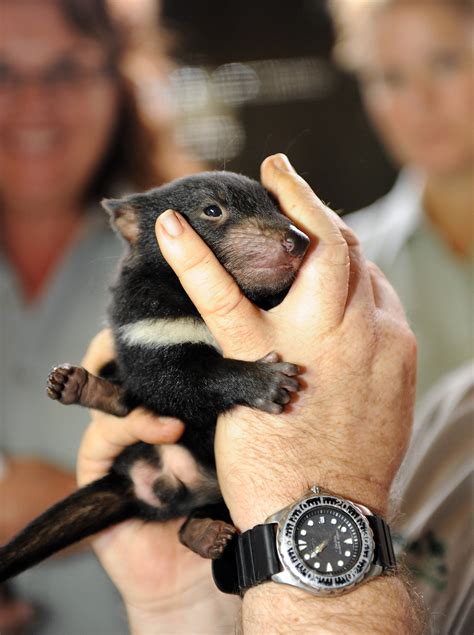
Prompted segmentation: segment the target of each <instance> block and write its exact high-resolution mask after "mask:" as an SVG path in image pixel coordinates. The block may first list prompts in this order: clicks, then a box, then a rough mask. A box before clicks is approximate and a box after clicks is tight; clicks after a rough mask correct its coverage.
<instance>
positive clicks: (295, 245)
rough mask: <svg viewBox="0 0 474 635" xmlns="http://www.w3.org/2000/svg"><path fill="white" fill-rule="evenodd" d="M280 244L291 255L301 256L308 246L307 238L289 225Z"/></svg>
mask: <svg viewBox="0 0 474 635" xmlns="http://www.w3.org/2000/svg"><path fill="white" fill-rule="evenodd" d="M281 244H282V245H283V248H284V249H285V250H286V251H287V252H288V253H289V254H291V255H292V256H297V257H302V256H303V255H304V253H305V251H306V250H307V248H308V245H309V238H308V236H306V234H304V233H303V232H302V231H300V230H299V229H298V228H297V227H295V226H294V225H291V226H290V228H289V229H288V231H287V233H286V236H285V237H284V238H283V240H282V241H281Z"/></svg>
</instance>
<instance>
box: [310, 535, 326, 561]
mask: <svg viewBox="0 0 474 635" xmlns="http://www.w3.org/2000/svg"><path fill="white" fill-rule="evenodd" d="M329 541H330V538H326V540H323V541H322V542H320V543H319V545H318V546H317V547H315V548H314V551H313V553H312V554H311V556H312V557H314V556H317V555H318V554H320V553H321V551H323V550H324V549H326V547H327V546H328V544H329Z"/></svg>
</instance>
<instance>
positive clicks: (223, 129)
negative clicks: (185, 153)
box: [177, 115, 245, 161]
mask: <svg viewBox="0 0 474 635" xmlns="http://www.w3.org/2000/svg"><path fill="white" fill-rule="evenodd" d="M177 141H178V143H179V144H180V145H183V146H184V147H187V148H189V149H190V150H192V151H193V152H194V153H195V154H197V155H198V156H200V157H201V158H202V159H205V160H206V161H221V160H229V159H232V158H234V157H236V156H237V155H238V154H239V153H240V152H241V150H242V148H243V146H244V142H245V131H244V129H243V126H242V125H241V124H240V122H239V121H238V120H237V119H235V118H234V117H231V116H225V115H217V116H209V117H206V116H204V117H190V118H187V119H185V120H184V121H183V122H182V124H181V125H180V126H179V128H178V134H177Z"/></svg>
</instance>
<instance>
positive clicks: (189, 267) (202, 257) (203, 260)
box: [180, 247, 213, 275]
mask: <svg viewBox="0 0 474 635" xmlns="http://www.w3.org/2000/svg"><path fill="white" fill-rule="evenodd" d="M212 258H213V255H212V252H211V250H210V249H209V248H207V247H202V248H199V249H195V250H193V251H192V252H191V253H190V254H189V255H188V256H187V257H186V259H185V260H184V261H183V262H182V264H181V267H180V275H186V274H189V273H190V272H193V271H196V270H199V269H201V268H202V267H207V266H208V265H209V263H210V262H211V261H212Z"/></svg>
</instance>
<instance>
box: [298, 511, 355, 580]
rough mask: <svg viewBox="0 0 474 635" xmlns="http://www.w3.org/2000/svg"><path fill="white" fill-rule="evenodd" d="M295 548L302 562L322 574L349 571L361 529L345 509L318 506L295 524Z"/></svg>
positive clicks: (332, 574) (353, 563)
mask: <svg viewBox="0 0 474 635" xmlns="http://www.w3.org/2000/svg"><path fill="white" fill-rule="evenodd" d="M294 540H295V547H296V552H297V554H298V555H299V557H300V559H301V562H302V563H304V565H305V566H306V567H307V568H308V569H310V570H312V571H314V573H317V574H321V575H324V576H338V575H341V574H344V573H346V572H348V571H349V570H350V569H352V567H353V566H354V565H355V564H356V563H357V562H358V560H359V556H360V552H361V548H362V547H361V538H360V531H359V529H358V527H357V525H356V524H355V522H354V521H353V520H352V518H351V517H350V516H349V515H348V514H346V513H345V512H344V511H341V510H339V509H336V508H334V507H329V506H327V507H326V506H320V507H317V508H315V509H312V510H310V511H307V512H306V513H304V514H303V515H302V517H301V518H300V520H299V521H298V523H297V524H296V528H295V534H294Z"/></svg>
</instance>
